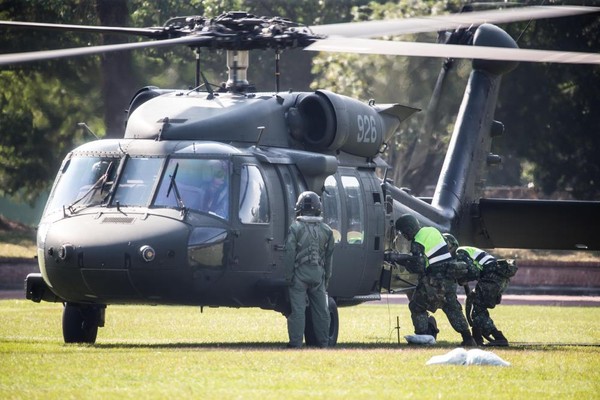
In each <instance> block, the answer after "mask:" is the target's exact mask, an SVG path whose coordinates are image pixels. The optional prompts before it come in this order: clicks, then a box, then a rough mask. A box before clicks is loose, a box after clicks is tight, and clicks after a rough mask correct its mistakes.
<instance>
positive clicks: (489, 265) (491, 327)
mask: <svg viewBox="0 0 600 400" xmlns="http://www.w3.org/2000/svg"><path fill="white" fill-rule="evenodd" d="M456 258H457V260H462V261H464V262H466V263H468V264H470V265H474V266H475V267H476V268H477V269H478V270H479V277H478V278H475V279H478V281H477V285H476V286H475V289H474V290H473V292H471V293H469V294H468V297H469V298H468V303H469V304H472V307H473V311H472V313H471V324H472V326H473V336H474V337H475V340H476V341H478V342H479V343H478V344H482V343H483V339H482V338H481V336H483V337H486V338H487V337H489V336H490V335H493V336H494V338H495V340H492V341H491V344H498V345H508V341H507V340H506V338H505V337H504V336H503V334H502V332H500V331H498V329H497V328H496V325H495V324H494V321H493V320H492V318H491V317H490V313H489V311H488V309H490V308H494V307H496V305H497V304H500V302H501V301H502V294H503V293H504V291H505V290H506V288H507V286H508V284H509V282H510V277H512V276H513V275H514V274H515V273H516V270H517V267H516V265H515V264H514V262H513V261H512V260H511V261H507V260H496V258H494V257H493V256H491V255H490V254H488V253H487V252H485V251H483V250H480V249H477V248H475V247H469V246H463V247H459V248H458V249H457V250H456ZM494 342H497V343H494ZM504 343H505V344H504Z"/></svg>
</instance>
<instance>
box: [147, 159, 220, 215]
mask: <svg viewBox="0 0 600 400" xmlns="http://www.w3.org/2000/svg"><path fill="white" fill-rule="evenodd" d="M230 170H231V167H230V162H229V161H227V160H215V159H184V158H171V159H170V160H169V164H168V166H167V168H166V169H165V172H164V174H163V177H162V180H161V183H160V186H159V188H158V193H157V195H156V199H155V200H154V206H156V207H174V208H181V207H185V208H188V209H191V210H195V211H200V212H206V213H209V214H212V215H215V216H218V217H220V218H223V219H228V218H229V190H230V189H229V178H230V176H231V173H230Z"/></svg>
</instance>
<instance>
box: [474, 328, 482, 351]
mask: <svg viewBox="0 0 600 400" xmlns="http://www.w3.org/2000/svg"><path fill="white" fill-rule="evenodd" d="M473 340H474V341H475V343H477V346H478V347H482V346H483V335H482V334H481V329H479V328H473Z"/></svg>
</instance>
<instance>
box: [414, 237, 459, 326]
mask: <svg viewBox="0 0 600 400" xmlns="http://www.w3.org/2000/svg"><path fill="white" fill-rule="evenodd" d="M421 229H427V228H421ZM430 229H434V228H430ZM438 234H439V232H438ZM417 236H418V234H417ZM439 236H440V238H441V234H439ZM445 251H446V253H448V251H447V249H446V250H445ZM411 253H412V254H413V255H414V256H417V257H418V259H420V260H421V265H420V268H418V269H415V268H414V266H413V267H407V269H409V271H410V272H415V273H420V274H421V275H420V277H419V282H418V283H417V287H416V289H415V292H414V295H413V296H412V298H411V299H410V302H409V303H408V308H409V309H410V312H411V319H412V322H413V325H414V327H415V333H416V334H431V332H429V327H428V317H429V315H428V313H427V311H430V312H432V313H433V312H435V311H437V309H438V308H441V309H442V311H443V312H444V314H446V317H448V321H449V322H450V325H452V328H454V330H455V331H456V332H459V333H461V334H462V333H464V332H466V331H469V325H468V323H467V320H466V318H465V315H464V314H463V311H462V307H461V305H460V303H459V302H458V299H457V296H456V290H457V283H456V279H454V277H453V276H449V274H448V267H449V265H451V263H452V259H451V258H450V257H448V258H446V259H445V260H443V261H440V262H436V263H432V264H429V260H430V259H431V257H430V258H429V259H428V258H427V257H426V255H425V247H424V246H423V245H422V244H421V243H418V242H417V241H413V242H412V243H411ZM448 256H450V254H449V253H448ZM450 268H452V267H450ZM411 269H412V270H411Z"/></svg>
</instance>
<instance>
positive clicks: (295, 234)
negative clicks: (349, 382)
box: [285, 216, 334, 347]
mask: <svg viewBox="0 0 600 400" xmlns="http://www.w3.org/2000/svg"><path fill="white" fill-rule="evenodd" d="M333 246H334V239H333V231H332V230H331V228H330V227H329V226H328V225H327V224H325V223H324V222H323V219H322V217H320V216H299V217H297V218H296V221H295V222H294V223H293V224H292V225H291V226H290V229H289V232H288V236H287V239H286V243H285V278H286V280H287V281H288V282H289V284H290V286H289V296H290V303H291V314H290V315H289V316H288V320H287V321H288V334H289V339H290V342H289V347H301V346H302V337H303V335H304V328H305V318H306V316H305V311H306V298H307V296H308V301H309V303H310V310H311V316H312V321H313V327H314V333H315V338H316V340H317V344H318V346H320V347H327V345H328V343H329V323H330V319H329V309H328V307H327V293H326V289H327V286H328V284H329V278H330V277H331V270H332V268H331V264H332V254H333Z"/></svg>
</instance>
